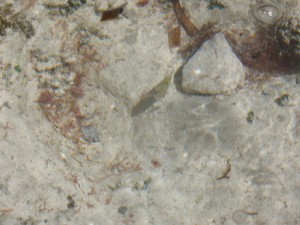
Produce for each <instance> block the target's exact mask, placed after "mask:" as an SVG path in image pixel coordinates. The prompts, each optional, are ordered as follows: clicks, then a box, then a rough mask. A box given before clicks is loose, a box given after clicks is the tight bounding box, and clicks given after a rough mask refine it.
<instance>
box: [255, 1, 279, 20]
mask: <svg viewBox="0 0 300 225" xmlns="http://www.w3.org/2000/svg"><path fill="white" fill-rule="evenodd" d="M251 11H252V15H253V16H254V18H255V19H256V20H258V21H259V22H261V23H263V24H266V25H274V24H275V23H276V22H277V21H278V20H279V19H280V18H282V15H283V12H282V9H281V7H280V6H279V5H278V4H275V3H274V2H264V3H259V4H255V5H254V6H253V7H252V10H251Z"/></svg>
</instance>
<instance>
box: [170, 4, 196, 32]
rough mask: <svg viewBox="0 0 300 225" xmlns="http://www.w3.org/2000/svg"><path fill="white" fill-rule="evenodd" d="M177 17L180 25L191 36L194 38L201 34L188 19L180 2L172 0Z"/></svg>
mask: <svg viewBox="0 0 300 225" xmlns="http://www.w3.org/2000/svg"><path fill="white" fill-rule="evenodd" d="M171 2H172V5H173V8H174V12H175V15H176V17H177V19H178V21H179V23H180V25H181V26H182V27H183V29H184V30H185V32H186V33H187V34H188V35H189V36H194V35H197V34H199V30H198V29H197V27H196V26H195V25H194V24H193V23H192V22H191V21H190V20H189V19H188V17H187V16H186V15H185V13H184V10H183V8H182V7H181V5H180V3H179V0H171Z"/></svg>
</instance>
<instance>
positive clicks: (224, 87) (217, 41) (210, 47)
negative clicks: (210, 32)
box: [182, 33, 245, 95]
mask: <svg viewBox="0 0 300 225" xmlns="http://www.w3.org/2000/svg"><path fill="white" fill-rule="evenodd" d="M244 77H245V71H244V66H243V64H242V63H241V62H240V60H239V59H238V58H237V57H236V55H235V54H234V53H233V52H232V49H231V47H230V45H229V44H228V42H227V40H226V38H225V36H224V34H222V33H218V34H216V35H214V36H213V37H212V38H210V39H209V40H207V41H206V42H204V43H203V45H202V46H201V47H200V48H199V50H197V52H195V53H194V55H193V56H192V57H191V58H189V59H188V61H187V62H186V64H185V65H184V66H183V69H182V89H183V90H184V91H185V92H186V93H196V94H206V95H212V94H222V93H229V92H230V91H232V90H234V89H235V88H236V87H237V86H238V85H242V84H243V81H244Z"/></svg>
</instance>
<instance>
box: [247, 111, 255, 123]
mask: <svg viewBox="0 0 300 225" xmlns="http://www.w3.org/2000/svg"><path fill="white" fill-rule="evenodd" d="M253 121H254V112H253V111H250V112H248V113H247V122H248V123H250V124H252V123H253Z"/></svg>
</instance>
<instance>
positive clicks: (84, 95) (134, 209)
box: [0, 0, 300, 225]
mask: <svg viewBox="0 0 300 225" xmlns="http://www.w3.org/2000/svg"><path fill="white" fill-rule="evenodd" d="M181 2H182V4H183V6H184V7H185V10H186V12H187V13H188V16H189V17H191V19H192V20H193V21H195V24H197V25H198V24H205V23H206V22H208V21H210V20H212V19H215V18H221V15H222V16H223V18H229V19H230V20H231V21H234V20H235V21H239V20H240V18H245V17H247V16H251V14H249V15H248V14H247V11H248V10H249V7H250V3H251V2H253V1H252V0H251V1H250V0H249V1H240V0H222V1H220V2H221V3H222V4H224V5H225V6H226V8H224V9H221V10H220V9H214V10H208V8H207V6H208V4H209V2H210V1H198V0H193V1H181ZM283 2H286V3H287V1H283ZM288 2H291V1H288ZM5 3H11V4H12V5H11V6H10V5H6V7H7V8H5V7H4V8H2V9H11V11H9V10H8V11H7V10H2V11H1V10H0V11H1V12H2V13H3V12H4V11H5V12H6V13H8V14H7V15H6V16H3V14H2V15H1V14H0V16H1V19H0V29H2V30H1V32H0V78H1V79H0V80H1V82H0V156H1V157H0V171H1V173H0V203H1V204H0V224H1V225H2V224H4V225H10V224H18V225H19V224H23V225H24V224H27V225H29V224H30V225H52V224H53V225H57V224H59V225H102V224H105V225H154V224H155V225H177V224H180V225H191V224H192V225H194V224H197V225H198V224H205V225H216V224H217V225H219V224H223V225H236V224H238V223H243V224H249V225H250V224H251V225H252V224H255V225H268V224H270V225H273V224H275V225H277V224H280V225H281V224H288V225H296V224H299V223H300V217H299V208H300V194H299V187H300V177H299V171H300V163H299V161H300V160H299V159H300V152H299V149H300V142H299V140H300V139H299V138H300V82H299V74H291V75H290V76H286V75H285V74H279V75H278V76H277V77H270V78H268V79H267V78H266V77H264V76H263V74H259V75H260V76H259V78H261V79H257V80H254V81H251V82H250V81H245V83H244V85H243V86H242V87H241V88H238V89H236V90H235V91H232V92H231V93H230V94H226V95H223V94H219V95H213V96H201V95H192V94H186V93H182V92H181V91H179V90H178V89H177V86H176V85H177V83H176V82H175V81H174V73H175V71H177V69H178V68H179V67H181V66H182V64H183V60H182V59H181V58H180V56H179V55H178V54H177V50H178V48H171V49H170V47H169V44H168V30H169V29H170V28H172V27H176V26H178V22H177V20H176V17H175V16H174V13H173V11H172V9H171V6H170V4H169V1H161V0H160V1H154V0H153V1H151V0H150V1H149V3H148V4H146V5H145V6H143V7H141V6H138V5H137V4H136V1H128V3H127V5H126V6H125V8H124V12H123V13H124V15H119V16H118V18H116V19H113V20H110V21H105V22H101V21H100V19H101V11H102V10H107V9H109V7H113V8H114V7H118V6H120V5H122V4H123V3H124V2H123V1H121V0H117V1H115V0H86V1H84V0H80V1H73V0H72V1H67V0H56V1H52V0H39V1H36V0H24V1H12V0H5V1H1V3H0V7H3V5H4V4H5ZM71 3H72V4H71ZM297 7H298V5H293V10H296V9H298V10H299V7H298V8H297ZM291 10H292V9H291ZM219 16H220V17H219ZM12 20H14V22H13V23H12V22H9V21H12ZM244 22H245V21H244ZM32 29H33V30H32ZM181 35H182V41H183V43H182V46H184V45H185V44H186V43H187V42H188V41H189V40H188V37H187V36H186V35H185V34H184V32H182V33H181ZM182 46H181V47H182ZM229 63H230V62H229ZM169 78H171V80H170V79H169ZM139 103H143V104H139ZM146 103H147V104H146ZM133 106H141V107H137V108H138V110H137V113H136V114H134V116H133V115H132V107H133Z"/></svg>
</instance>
